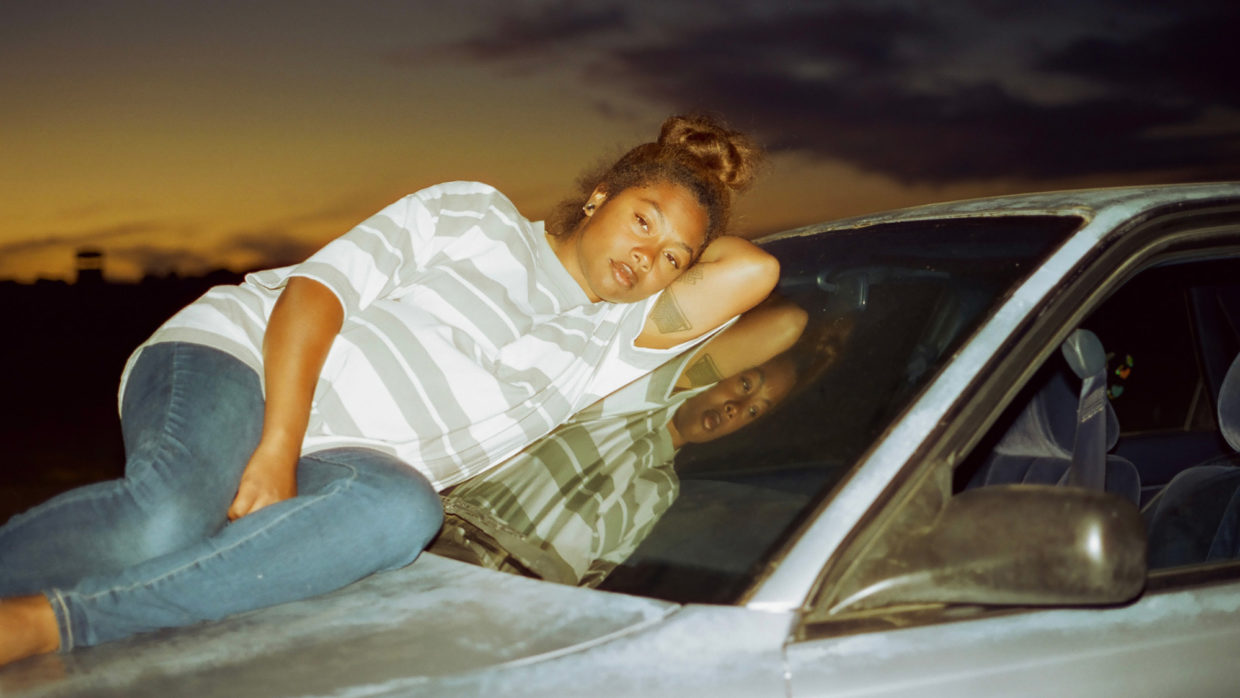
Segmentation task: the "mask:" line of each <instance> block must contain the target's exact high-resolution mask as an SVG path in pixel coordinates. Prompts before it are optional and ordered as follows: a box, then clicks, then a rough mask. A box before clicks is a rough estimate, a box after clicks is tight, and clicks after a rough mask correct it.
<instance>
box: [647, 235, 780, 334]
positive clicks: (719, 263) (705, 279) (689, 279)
mask: <svg viewBox="0 0 1240 698" xmlns="http://www.w3.org/2000/svg"><path fill="white" fill-rule="evenodd" d="M778 281H779V261H778V260H776V259H775V258H774V257H772V256H771V255H770V254H767V253H766V252H765V251H763V250H762V248H760V247H758V246H757V245H755V244H753V243H752V242H749V241H748V240H745V239H743V238H738V237H733V236H730V235H725V236H722V237H718V238H715V240H714V241H713V242H711V243H710V244H709V245H707V246H706V249H705V250H703V251H702V255H701V257H700V258H699V259H698V261H697V263H696V264H694V265H693V266H692V267H689V269H688V270H687V271H685V273H684V274H682V275H681V276H680V277H679V278H678V279H676V280H675V281H673V282H672V284H671V285H670V286H668V287H667V288H666V289H665V290H664V291H663V295H661V296H660V297H659V300H658V301H656V302H655V306H654V308H653V309H652V310H651V311H650V317H648V318H647V319H646V326H645V328H644V329H643V330H642V332H641V334H639V335H638V336H637V346H639V347H645V348H647V349H669V348H671V347H674V346H676V345H677V344H680V343H682V342H687V341H689V340H691V339H696V338H698V337H701V336H702V335H703V334H706V333H707V332H709V331H711V330H713V329H714V328H716V327H718V326H720V325H722V324H723V323H725V322H727V321H728V320H729V319H731V318H732V317H733V316H735V315H739V314H740V313H743V312H745V311H746V310H749V309H750V308H752V307H754V306H755V305H757V304H758V303H759V302H760V301H761V300H762V299H763V298H766V297H767V295H768V294H770V292H771V290H772V289H774V288H775V284H776V282H778Z"/></svg>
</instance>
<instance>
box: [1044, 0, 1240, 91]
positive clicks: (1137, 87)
mask: <svg viewBox="0 0 1240 698" xmlns="http://www.w3.org/2000/svg"><path fill="white" fill-rule="evenodd" d="M1238 34H1240V4H1237V3H1228V4H1226V5H1222V6H1220V7H1218V8H1216V9H1215V11H1213V12H1210V13H1208V14H1203V15H1200V16H1194V17H1189V18H1185V19H1180V20H1172V21H1171V22H1170V23H1169V24H1168V25H1166V26H1163V27H1159V28H1157V29H1155V30H1153V31H1150V32H1148V33H1146V34H1143V35H1140V36H1137V37H1134V38H1132V39H1129V40H1127V41H1119V40H1115V39H1109V38H1104V37H1090V38H1086V39H1082V40H1081V41H1078V42H1075V43H1073V44H1072V45H1070V46H1069V47H1067V48H1066V49H1064V50H1063V51H1061V52H1059V53H1056V54H1054V55H1051V56H1047V57H1046V58H1045V60H1043V61H1042V63H1041V67H1042V68H1043V69H1046V70H1051V71H1059V72H1064V73H1069V74H1073V75H1078V76H1082V77H1086V78H1089V79H1092V80H1097V81H1099V82H1103V83H1107V84H1111V85H1115V86H1118V87H1122V88H1124V89H1126V90H1131V91H1140V92H1144V93H1147V94H1148V95H1149V98H1150V99H1151V100H1158V101H1173V100H1178V101H1185V102H1188V103H1194V104H1201V105H1215V104H1224V105H1228V106H1232V107H1240V89H1237V85H1238V84H1240V77H1238V76H1237V66H1240V40H1237V35H1238Z"/></svg>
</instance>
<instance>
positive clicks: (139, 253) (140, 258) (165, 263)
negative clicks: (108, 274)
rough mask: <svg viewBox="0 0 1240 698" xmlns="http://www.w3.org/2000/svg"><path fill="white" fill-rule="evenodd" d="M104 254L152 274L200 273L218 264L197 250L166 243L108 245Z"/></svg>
mask: <svg viewBox="0 0 1240 698" xmlns="http://www.w3.org/2000/svg"><path fill="white" fill-rule="evenodd" d="M106 254H107V257H108V258H109V259H119V260H123V261H125V262H128V263H130V264H132V265H134V266H136V267H138V268H139V269H141V270H143V272H145V273H146V274H148V275H152V276H166V275H168V274H172V273H176V274H186V275H188V274H202V273H205V272H207V271H210V270H211V269H212V268H214V267H216V266H218V264H216V261H215V260H212V259H209V258H208V257H206V256H204V255H201V254H199V253H197V252H193V251H191V250H187V249H184V248H178V247H168V246H166V245H153V244H140V245H123V246H110V247H108V249H107V252H106Z"/></svg>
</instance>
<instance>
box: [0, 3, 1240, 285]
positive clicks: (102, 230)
mask: <svg viewBox="0 0 1240 698" xmlns="http://www.w3.org/2000/svg"><path fill="white" fill-rule="evenodd" d="M1237 35H1240V3H1237V2H1235V1H1234V0H1178V1H1176V2H1133V1H1132V0H1093V1H1089V0H1039V1H1038V2H1025V1H1019V0H1010V1H1006V2H1005V1H1004V0H972V1H969V2H953V1H951V0H943V1H940V2H925V1H923V0H856V1H844V0H840V1H824V2H783V3H780V2H771V1H770V0H716V1H715V2H688V1H682V0H628V1H626V2H610V1H606V0H604V1H599V2H569V1H564V0H554V1H550V2H512V1H502V0H464V1H460V2H451V3H449V2H434V3H432V2H414V1H409V0H404V1H396V0H380V1H363V2H353V1H345V0H331V1H329V0H298V1H294V0H277V1H268V2H264V1H262V0H254V1H244V0H213V1H211V2H206V1H205V0H204V1H202V2H197V1H195V2H191V1H187V0H145V1H142V0H72V1H62V0H6V1H5V2H4V3H3V4H2V5H0V190H2V192H3V193H2V194H0V196H2V198H0V201H2V202H3V203H2V205H0V279H17V280H21V281H33V280H34V279H36V278H38V277H45V278H63V279H70V280H71V279H72V278H73V254H74V252H75V251H76V250H77V249H79V248H82V247H93V248H97V249H101V250H103V251H104V252H105V254H106V260H107V261H106V274H107V276H108V278H110V279H113V280H117V281H125V280H134V279H137V278H139V277H140V276H141V275H142V274H144V273H157V274H164V273H168V272H170V271H176V272H178V273H181V274H196V273H200V272H204V271H207V270H209V269H213V268H217V267H230V268H233V269H236V270H240V269H248V268H255V267H261V266H270V265H275V264H282V263H287V262H291V261H295V260H297V259H299V258H301V257H304V256H305V255H306V254H307V253H308V252H310V251H312V250H313V249H315V248H316V247H318V246H319V245H321V244H323V243H324V242H326V241H327V240H328V239H330V238H332V237H334V236H335V235H338V234H340V233H342V232H344V231H346V230H348V229H349V228H350V227H351V226H352V225H353V224H355V223H356V222H358V221H359V220H361V219H363V218H365V217H366V216H367V215H369V214H370V213H372V212H374V211H376V210H378V209H379V208H381V207H382V206H383V205H385V204H387V203H388V202H390V201H392V200H394V199H396V198H397V197H399V196H401V195H403V194H406V193H408V192H411V191H414V190H416V189H418V188H420V187H423V186H426V185H429V184H433V183H435V182H440V181H445V180H451V179H477V180H482V181H485V182H488V183H491V184H493V185H495V186H497V187H499V188H500V189H501V190H502V191H504V192H505V193H506V194H508V195H509V197H510V198H512V199H513V201H514V202H516V204H517V206H518V207H519V208H520V209H521V210H522V211H523V212H524V213H525V214H526V215H527V216H529V217H531V218H540V217H542V216H543V215H545V213H546V212H547V211H548V210H549V208H550V207H551V206H552V205H553V204H554V203H555V202H556V201H557V200H559V199H560V198H561V197H563V196H564V195H565V194H567V193H568V191H569V189H570V188H571V186H572V184H573V181H574V179H575V177H576V175H577V174H578V173H579V172H580V171H581V170H582V169H584V168H586V167H588V166H590V165H592V164H594V163H595V162H597V161H598V160H600V159H601V158H604V157H608V156H615V155H617V154H618V153H619V152H621V151H622V150H623V149H624V148H627V147H629V146H631V145H635V144H636V143H638V142H641V141H643V140H650V139H651V138H653V137H654V136H655V135H656V134H657V129H658V126H659V124H660V122H661V121H662V119H663V118H664V117H666V116H667V115H668V114H670V113H676V112H683V111H692V110H707V111H712V112H715V113H718V114H721V115H723V116H724V117H725V118H727V119H728V120H729V121H730V122H731V123H732V124H733V125H734V126H736V127H738V128H743V129H747V130H751V131H752V132H753V134H754V135H755V136H756V137H757V138H758V139H759V140H760V141H762V142H764V143H765V144H766V145H767V146H768V147H769V148H770V150H771V152H772V157H771V158H770V162H769V168H768V171H767V173H766V175H765V177H764V178H763V180H762V181H761V183H760V184H759V185H758V186H757V187H756V188H755V189H754V191H753V192H752V193H751V194H750V195H749V196H748V197H747V198H746V199H745V201H744V203H743V205H742V207H741V210H740V215H739V217H738V231H737V232H740V233H742V234H746V235H752V234H758V233H763V232H770V231H774V230H777V229H780V228H784V227H789V226H793V225H800V224H804V223H810V222H813V221H816V220H822V219H829V218H838V217H842V216H848V215H854V214H858V213H864V212H867V211H874V210H881V209H884V208H892V207H897V206H905V205H910V204H916V203H926V202H932V201H940V200H948V199H957V198H964V197H971V196H979V195H988V194H996V193H1008V192H1017V191H1030V190H1043V189H1053V188H1063V187H1076V186H1094V185H1112V184H1128V183H1152V182H1173V181H1191V180H1218V179H1233V180H1234V179H1240V88H1238V87H1237V85H1238V84H1240V79H1238V78H1237V76H1236V72H1235V66H1237V65H1240V48H1237V46H1238V45H1240V42H1237V40H1236V36H1237Z"/></svg>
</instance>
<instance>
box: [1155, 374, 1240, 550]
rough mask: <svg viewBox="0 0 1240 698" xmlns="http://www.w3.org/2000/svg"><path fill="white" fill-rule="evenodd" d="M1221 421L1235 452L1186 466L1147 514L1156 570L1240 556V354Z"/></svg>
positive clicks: (1226, 387)
mask: <svg viewBox="0 0 1240 698" xmlns="http://www.w3.org/2000/svg"><path fill="white" fill-rule="evenodd" d="M1218 422H1219V430H1220V431H1221V432H1222V434H1223V438H1224V439H1225V440H1226V441H1227V444H1228V445H1229V446H1231V448H1232V450H1233V451H1235V453H1232V454H1230V455H1228V456H1224V457H1223V458H1216V459H1213V460H1211V461H1208V462H1206V463H1203V464H1199V465H1195V466H1192V467H1190V468H1186V469H1185V470H1183V471H1182V472H1180V473H1179V474H1178V475H1176V476H1175V477H1174V478H1172V479H1171V482H1169V483H1167V486H1166V487H1164V488H1163V489H1162V491H1161V492H1159V493H1158V494H1157V495H1156V496H1155V497H1154V498H1153V499H1152V500H1150V502H1149V504H1147V505H1146V507H1145V509H1144V511H1143V512H1142V515H1143V516H1144V517H1145V525H1146V529H1147V530H1148V531H1149V541H1150V550H1149V565H1150V567H1151V568H1160V567H1174V566H1178V565H1191V564H1195V563H1201V562H1210V561H1213V560H1227V559H1232V558H1236V557H1240V467H1238V466H1240V355H1238V356H1236V358H1235V359H1233V360H1232V362H1231V367H1230V368H1228V370H1227V374H1226V376H1225V377H1224V378H1223V383H1222V385H1221V387H1220V388H1219V398H1218Z"/></svg>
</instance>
